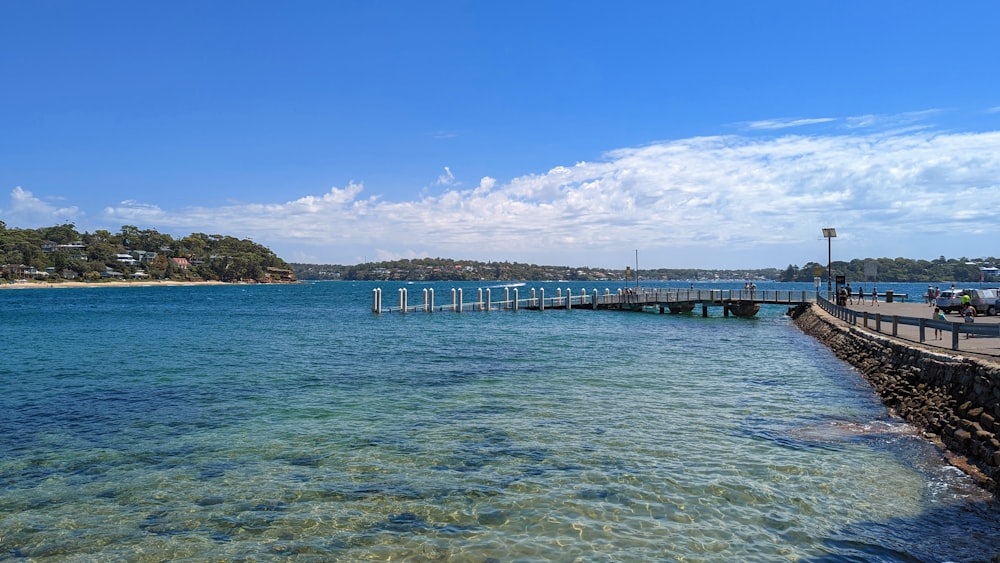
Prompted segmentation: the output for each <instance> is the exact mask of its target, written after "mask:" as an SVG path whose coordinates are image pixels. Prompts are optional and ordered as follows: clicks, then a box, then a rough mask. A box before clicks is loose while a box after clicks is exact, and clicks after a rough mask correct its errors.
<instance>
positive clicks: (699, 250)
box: [15, 130, 1000, 268]
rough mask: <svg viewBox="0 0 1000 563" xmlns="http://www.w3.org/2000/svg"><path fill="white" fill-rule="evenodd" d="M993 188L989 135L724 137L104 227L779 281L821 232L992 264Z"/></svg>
mask: <svg viewBox="0 0 1000 563" xmlns="http://www.w3.org/2000/svg"><path fill="white" fill-rule="evenodd" d="M445 170H446V171H448V172H449V173H450V170H449V169H447V168H446V169H445ZM998 188H1000V132H987V133H953V134H937V133H934V132H929V131H926V130H910V131H905V132H899V131H896V132H892V133H885V132H883V133H873V134H868V135H848V134H845V135H837V136H829V135H827V136H804V135H786V136H780V137H773V138H751V137H744V136H720V137H695V138H689V139H680V140H675V141H669V142H661V143H655V144H651V145H647V146H642V147H630V148H622V149H619V150H615V151H611V152H609V153H607V154H606V155H605V156H604V158H602V159H600V160H599V161H596V162H580V163H577V164H575V165H572V166H556V167H554V168H552V169H551V170H549V171H547V172H543V173H538V174H530V175H525V176H522V177H519V178H515V179H513V180H511V181H509V182H506V183H499V182H497V181H496V180H495V179H493V178H490V177H484V178H483V179H482V180H481V181H480V182H479V185H478V186H476V187H475V188H472V189H463V188H461V186H457V185H455V186H448V187H447V188H446V189H445V191H443V192H442V193H439V194H433V195H429V194H426V193H423V194H421V195H420V196H418V197H415V198H412V199H404V200H397V201H390V200H388V199H385V198H381V197H378V196H376V195H368V196H365V195H364V186H363V185H362V184H360V183H351V184H349V185H348V186H347V187H344V188H337V187H334V188H331V189H330V190H329V191H328V192H326V193H324V194H320V195H306V196H303V197H299V198H297V199H294V200H291V201H285V202H283V203H255V204H247V205H244V204H240V205H235V204H234V205H228V206H220V207H194V208H186V209H179V210H165V209H161V208H159V207H158V206H157V205H156V204H153V203H139V202H134V201H131V202H123V203H122V204H120V205H118V206H114V207H109V208H107V209H106V210H105V218H104V219H105V220H106V221H108V223H109V224H111V225H120V224H135V225H140V226H150V225H156V228H158V229H160V230H162V231H167V232H181V233H184V234H186V233H189V232H217V233H226V234H231V235H233V236H241V237H243V236H250V237H253V239H254V240H255V241H258V242H261V243H262V244H266V245H268V246H270V247H271V248H272V249H274V250H275V251H276V252H278V254H279V255H281V256H283V257H285V258H286V259H288V260H292V261H308V262H319V263H356V262H361V261H362V260H363V259H365V258H367V259H369V260H372V259H379V258H380V257H393V258H399V257H409V258H413V257H420V256H428V255H429V256H441V257H454V258H460V259H461V258H469V259H482V260H512V261H521V262H537V263H545V264H565V265H594V266H614V267H621V266H623V265H624V264H627V263H629V260H630V257H632V253H633V251H634V250H635V249H638V250H639V251H640V256H641V257H642V259H643V262H644V263H645V265H647V266H649V267H654V266H655V267H726V268H750V267H767V266H773V267H784V266H786V265H788V264H790V263H791V264H798V265H802V264H805V263H806V262H809V261H817V262H823V261H824V260H825V256H826V245H825V243H824V240H823V239H822V237H821V234H820V228H822V227H830V226H832V227H836V228H837V230H838V238H837V240H836V241H835V243H834V251H835V259H838V258H837V256H838V255H839V256H840V259H850V258H866V257H897V256H903V257H908V258H936V257H937V256H939V255H945V256H949V257H960V256H990V255H1000V248H996V247H995V244H994V238H995V236H994V235H996V234H997V233H998V231H1000V206H996V205H994V204H993V203H992V198H991V196H992V194H994V193H997V190H998ZM415 193H417V192H416V191H415ZM25 194H27V192H24V191H23V190H20V188H18V189H16V190H15V195H17V197H18V198H20V199H19V200H24V199H25V198H26V196H25ZM27 200H28V201H30V202H32V203H33V204H34V205H40V203H39V200H38V199H37V198H33V197H30V194H27ZM22 207H24V208H26V207H27V204H22ZM49 211H51V208H49Z"/></svg>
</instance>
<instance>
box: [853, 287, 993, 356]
mask: <svg viewBox="0 0 1000 563" xmlns="http://www.w3.org/2000/svg"><path fill="white" fill-rule="evenodd" d="M847 308H848V309H851V310H853V311H858V312H867V313H869V315H870V319H869V321H868V329H867V330H870V331H871V332H875V320H874V319H875V313H880V314H881V315H882V330H881V332H880V334H882V335H884V336H892V320H891V319H887V318H886V317H891V316H892V315H898V316H901V317H916V318H920V317H923V318H928V319H930V318H931V317H932V316H933V313H934V307H930V306H928V305H927V304H926V303H913V302H909V303H898V302H894V303H885V302H882V301H881V300H880V302H879V303H878V304H875V305H872V302H871V299H866V300H865V301H864V303H863V304H859V303H858V301H857V300H855V301H854V303H853V304H851V303H848V304H847ZM945 317H946V319H947V320H948V321H951V322H957V323H961V322H963V319H962V316H961V315H959V314H958V313H950V314H947V315H945ZM983 323H990V324H1000V316H993V317H986V316H981V317H976V324H983ZM857 327H858V328H861V329H864V327H863V325H862V323H861V322H860V321H859V322H858V324H857ZM924 330H925V332H924V336H925V337H926V338H927V340H925V341H924V342H922V343H921V342H920V328H919V327H916V326H907V325H898V326H897V332H896V338H898V339H900V340H906V341H908V342H911V343H915V344H917V345H921V346H926V347H928V348H932V349H937V350H940V351H942V352H950V353H956V351H955V350H952V348H951V344H952V339H951V332H950V331H941V332H942V334H941V339H940V340H936V339H935V337H934V329H932V328H925V329H924ZM957 353H959V354H970V355H976V356H990V357H992V359H994V360H996V359H1000V338H998V337H983V336H976V337H972V338H966V337H965V335H964V334H961V335H959V339H958V351H957Z"/></svg>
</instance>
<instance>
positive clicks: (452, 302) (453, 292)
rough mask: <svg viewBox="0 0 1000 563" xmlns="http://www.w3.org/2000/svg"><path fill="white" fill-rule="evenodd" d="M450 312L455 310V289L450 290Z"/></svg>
mask: <svg viewBox="0 0 1000 563" xmlns="http://www.w3.org/2000/svg"><path fill="white" fill-rule="evenodd" d="M451 310H452V311H454V310H456V309H455V288H451Z"/></svg>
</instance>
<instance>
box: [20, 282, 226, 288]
mask: <svg viewBox="0 0 1000 563" xmlns="http://www.w3.org/2000/svg"><path fill="white" fill-rule="evenodd" d="M179 285H227V284H226V282H220V281H197V282H189V281H172V280H134V281H99V282H81V281H64V282H56V283H51V282H44V281H43V282H40V281H17V282H14V283H0V290H2V289H62V288H70V287H167V286H179Z"/></svg>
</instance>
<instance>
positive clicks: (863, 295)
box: [858, 285, 865, 305]
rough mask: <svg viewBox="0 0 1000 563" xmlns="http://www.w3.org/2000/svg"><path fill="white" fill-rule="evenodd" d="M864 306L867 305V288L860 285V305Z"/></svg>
mask: <svg viewBox="0 0 1000 563" xmlns="http://www.w3.org/2000/svg"><path fill="white" fill-rule="evenodd" d="M864 304H865V286H863V285H859V286H858V305H864Z"/></svg>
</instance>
